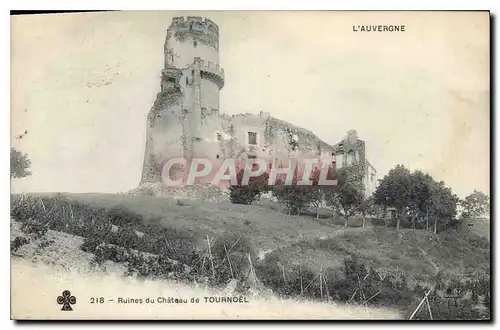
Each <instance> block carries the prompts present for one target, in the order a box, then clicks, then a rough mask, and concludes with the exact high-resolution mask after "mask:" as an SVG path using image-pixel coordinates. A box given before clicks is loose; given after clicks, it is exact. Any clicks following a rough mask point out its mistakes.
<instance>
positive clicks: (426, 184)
mask: <svg viewBox="0 0 500 330" xmlns="http://www.w3.org/2000/svg"><path fill="white" fill-rule="evenodd" d="M410 180H411V191H410V199H409V203H408V216H409V218H410V221H411V223H412V228H413V229H415V227H416V224H417V223H419V224H421V223H423V222H425V226H426V228H427V229H429V212H430V207H431V200H432V199H431V198H432V187H433V185H434V184H436V183H435V181H434V179H433V178H432V177H431V176H430V175H429V174H426V173H423V172H422V171H415V172H413V173H411V174H410Z"/></svg>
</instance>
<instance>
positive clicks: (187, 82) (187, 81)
mask: <svg viewBox="0 0 500 330" xmlns="http://www.w3.org/2000/svg"><path fill="white" fill-rule="evenodd" d="M186 85H189V80H188V77H186Z"/></svg>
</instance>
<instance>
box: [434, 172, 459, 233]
mask: <svg viewBox="0 0 500 330" xmlns="http://www.w3.org/2000/svg"><path fill="white" fill-rule="evenodd" d="M431 191H432V192H431V202H430V216H431V217H432V222H433V227H434V229H433V231H434V233H437V232H438V227H439V226H442V227H446V225H447V224H448V223H449V222H451V221H453V220H454V219H455V218H456V215H457V205H458V203H459V201H460V200H459V198H458V197H457V195H455V194H453V192H452V191H451V188H449V187H447V186H446V185H445V183H444V182H443V181H440V182H435V183H434V184H433V185H432V190H431Z"/></svg>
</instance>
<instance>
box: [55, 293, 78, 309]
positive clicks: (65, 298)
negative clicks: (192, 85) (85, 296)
mask: <svg viewBox="0 0 500 330" xmlns="http://www.w3.org/2000/svg"><path fill="white" fill-rule="evenodd" d="M57 303H58V304H59V305H63V306H62V308H61V310H62V311H72V310H73V308H71V305H74V304H76V298H75V296H72V295H71V292H69V290H64V291H63V292H62V295H61V296H58V297H57Z"/></svg>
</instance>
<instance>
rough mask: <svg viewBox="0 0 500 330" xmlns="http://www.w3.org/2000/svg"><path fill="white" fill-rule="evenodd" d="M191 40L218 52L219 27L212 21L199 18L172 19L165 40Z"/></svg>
mask: <svg viewBox="0 0 500 330" xmlns="http://www.w3.org/2000/svg"><path fill="white" fill-rule="evenodd" d="M171 36H175V38H176V39H179V40H182V39H185V38H189V37H191V38H193V39H195V40H196V41H197V42H201V43H203V44H205V45H207V46H210V47H213V48H215V49H216V50H217V51H218V50H219V27H218V26H217V24H215V23H214V22H213V21H212V20H210V19H208V18H204V17H200V16H187V17H174V18H173V19H172V23H171V24H170V26H169V28H168V30H167V39H168V38H169V37H171Z"/></svg>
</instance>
